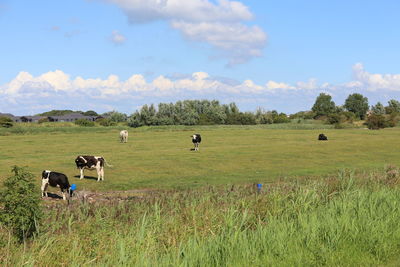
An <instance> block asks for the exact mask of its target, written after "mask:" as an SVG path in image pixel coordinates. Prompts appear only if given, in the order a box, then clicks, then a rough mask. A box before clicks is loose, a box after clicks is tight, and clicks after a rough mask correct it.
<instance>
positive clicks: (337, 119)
mask: <svg viewBox="0 0 400 267" xmlns="http://www.w3.org/2000/svg"><path fill="white" fill-rule="evenodd" d="M342 121H343V120H342V117H341V116H340V115H339V114H337V113H332V114H329V115H328V122H329V124H339V123H341V122H342Z"/></svg>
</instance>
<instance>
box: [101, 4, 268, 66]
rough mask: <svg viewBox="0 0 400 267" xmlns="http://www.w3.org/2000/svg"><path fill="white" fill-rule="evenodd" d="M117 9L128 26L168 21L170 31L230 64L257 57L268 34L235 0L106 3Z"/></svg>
mask: <svg viewBox="0 0 400 267" xmlns="http://www.w3.org/2000/svg"><path fill="white" fill-rule="evenodd" d="M107 1H108V2H110V3H113V4H116V5H117V6H119V7H120V8H121V9H122V10H123V11H124V12H125V14H126V15H127V16H128V20H129V21H130V22H131V23H149V22H153V21H157V20H164V21H167V22H168V23H169V24H170V26H171V27H172V28H173V29H176V30H178V31H180V32H181V33H182V35H183V36H184V37H185V38H186V39H188V40H190V41H195V42H203V43H207V44H209V45H211V46H212V47H214V48H215V49H217V50H218V51H219V52H220V55H219V56H220V57H225V58H228V61H229V63H228V64H229V65H235V64H240V63H245V62H247V61H248V60H250V59H252V58H255V57H260V56H261V55H262V50H263V48H264V47H265V45H266V41H267V35H266V33H265V32H264V31H263V30H262V29H261V28H260V27H258V26H248V25H247V24H245V23H244V22H246V21H249V20H252V19H253V17H254V16H253V14H252V13H251V12H250V11H249V8H248V7H247V6H245V5H244V4H242V3H241V2H238V1H229V0H219V1H218V2H217V3H212V2H210V1H208V0H147V1H142V0H107Z"/></svg>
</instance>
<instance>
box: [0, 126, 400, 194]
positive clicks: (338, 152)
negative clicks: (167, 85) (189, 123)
mask: <svg viewBox="0 0 400 267" xmlns="http://www.w3.org/2000/svg"><path fill="white" fill-rule="evenodd" d="M71 128H72V129H75V128H76V129H78V130H76V132H38V133H35V134H13V135H8V136H0V147H1V150H0V182H1V180H2V179H3V178H4V177H6V176H8V174H9V170H10V166H13V165H15V164H17V165H20V166H28V170H29V171H31V172H33V173H34V174H36V175H37V181H38V184H40V174H41V171H42V170H44V169H49V170H53V171H59V172H63V173H65V174H66V175H67V176H68V177H69V179H70V182H71V183H76V184H77V186H78V189H86V190H97V191H109V190H128V189H138V188H187V187H199V186H204V185H221V184H232V183H251V182H262V183H269V182H273V181H276V180H277V179H282V178H285V177H305V176H321V175H329V174H332V173H335V172H336V171H337V170H339V169H343V168H351V169H357V170H359V171H360V172H368V171H370V170H374V169H377V168H381V167H382V166H383V165H385V164H389V163H391V164H396V165H400V150H399V149H398V148H399V147H400V139H399V138H398V136H399V134H400V129H399V128H394V129H384V130H380V131H370V130H364V129H346V130H334V129H326V130H323V131H321V130H320V129H313V130H286V129H268V128H264V127H261V126H220V127H219V126H198V127H197V126H196V127H194V126H193V127H182V126H172V127H143V128H139V129H130V133H129V142H128V143H127V144H120V143H119V140H118V134H119V128H105V127H102V128H99V127H95V128H90V129H88V130H87V129H86V128H83V127H75V128H74V127H71ZM45 129H47V128H45ZM196 132H199V133H201V135H202V137H203V142H202V144H201V146H200V151H199V152H198V153H196V152H193V151H190V148H191V147H192V143H191V139H190V135H191V134H193V133H196ZM321 132H324V133H325V134H326V135H327V136H328V138H329V141H328V142H321V141H317V140H316V139H317V136H318V134H319V133H321ZM82 154H83V155H102V156H104V157H105V158H106V160H107V162H109V163H110V164H112V165H113V166H114V167H113V168H106V169H105V181H104V182H101V183H97V182H96V181H95V179H96V173H95V171H92V172H90V171H87V172H86V173H85V174H86V175H87V177H86V179H83V180H79V179H78V175H79V172H78V170H77V169H76V166H75V162H74V160H75V158H76V156H77V155H82ZM55 191H56V190H55Z"/></svg>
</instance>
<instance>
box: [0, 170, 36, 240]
mask: <svg viewBox="0 0 400 267" xmlns="http://www.w3.org/2000/svg"><path fill="white" fill-rule="evenodd" d="M12 172H14V175H13V176H10V177H8V178H7V179H6V180H5V181H4V187H3V189H2V190H1V191H0V205H1V206H3V209H2V210H0V222H1V223H2V224H4V225H5V226H7V227H9V228H11V230H12V231H13V233H14V235H15V236H16V237H17V238H18V239H19V241H23V240H25V239H26V238H29V237H32V236H33V235H34V234H35V233H37V232H38V223H39V221H40V219H41V217H42V210H41V206H40V193H39V190H37V188H36V186H35V184H34V177H33V174H31V173H29V172H27V171H25V170H24V169H23V168H20V167H17V166H14V167H13V168H12Z"/></svg>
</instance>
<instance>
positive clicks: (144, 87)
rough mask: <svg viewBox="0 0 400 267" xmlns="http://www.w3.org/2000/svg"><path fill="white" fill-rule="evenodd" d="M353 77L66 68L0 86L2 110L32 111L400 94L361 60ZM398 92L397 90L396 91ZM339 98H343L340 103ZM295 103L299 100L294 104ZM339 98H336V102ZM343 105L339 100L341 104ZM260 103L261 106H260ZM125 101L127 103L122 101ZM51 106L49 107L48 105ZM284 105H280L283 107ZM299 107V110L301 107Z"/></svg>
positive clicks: (397, 83)
mask: <svg viewBox="0 0 400 267" xmlns="http://www.w3.org/2000/svg"><path fill="white" fill-rule="evenodd" d="M353 72H354V80H353V81H350V82H348V83H344V84H338V85H331V84H329V83H322V84H319V83H317V81H316V80H315V79H309V80H308V81H305V82H302V81H300V82H296V83H294V84H288V83H284V82H277V81H273V80H269V81H267V82H266V83H265V84H259V83H256V82H254V81H253V80H250V79H248V80H244V81H242V82H240V81H234V80H232V79H227V78H225V79H224V78H221V77H213V76H211V75H209V74H208V73H206V72H194V73H193V74H191V75H174V76H173V77H168V76H163V75H160V76H158V77H156V78H155V79H153V80H151V81H146V79H145V78H144V76H143V75H141V74H134V75H132V76H131V77H129V78H128V79H126V80H121V79H120V78H119V77H118V76H117V75H115V74H111V75H109V76H108V77H107V78H105V79H101V78H83V77H81V76H77V77H75V78H72V77H71V76H70V75H68V74H66V73H64V72H63V71H61V70H55V71H49V72H46V73H44V74H41V75H38V76H36V77H35V76H33V75H32V74H30V73H28V72H26V71H21V72H20V73H18V75H17V76H16V77H15V78H14V79H12V80H11V81H10V82H8V83H6V84H4V85H0V99H2V101H0V112H12V111H13V110H28V111H32V112H34V111H35V110H36V109H38V107H40V106H43V111H45V108H44V107H45V105H46V107H48V105H49V103H50V104H51V105H52V108H54V109H61V108H63V107H64V108H66V109H71V108H73V107H74V105H77V108H76V109H85V108H84V107H87V106H88V103H90V104H91V105H94V106H96V105H98V106H99V107H106V106H113V107H116V108H117V107H118V105H119V104H121V103H124V104H123V105H125V106H127V105H128V106H131V107H133V106H138V105H139V104H140V105H143V104H146V103H147V104H148V103H154V102H157V101H158V102H169V101H176V100H182V99H219V100H223V99H227V100H228V101H235V102H238V103H247V105H249V104H248V103H254V104H253V105H255V104H256V103H261V104H262V103H264V104H265V103H269V105H270V106H271V105H273V103H277V104H276V105H278V104H280V105H284V106H286V105H288V106H287V107H289V106H292V105H293V106H298V105H300V103H306V104H303V106H305V108H302V109H307V108H309V107H310V106H311V105H312V103H313V101H314V100H315V97H316V96H317V95H318V94H319V93H320V92H324V93H328V94H330V95H333V96H335V98H338V99H341V100H344V98H345V97H346V96H347V95H348V94H349V93H354V92H359V93H362V94H365V95H366V96H368V95H369V96H371V97H375V98H377V95H379V97H384V99H380V98H379V99H380V100H379V101H381V102H384V101H387V100H388V99H390V98H395V97H394V95H399V96H400V93H399V92H400V74H370V73H369V72H367V71H365V70H364V67H363V65H362V64H356V65H354V66H353ZM396 93H397V94H396ZM341 100H340V101H341ZM290 101H292V102H293V103H294V104H292V105H290V104H289V103H290ZM336 101H337V100H335V102H336ZM339 103H340V102H339ZM261 104H258V105H261ZM121 105H122V104H121ZM46 109H48V108H46ZM278 109H280V108H278ZM298 110H300V109H298V108H297V111H298Z"/></svg>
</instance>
